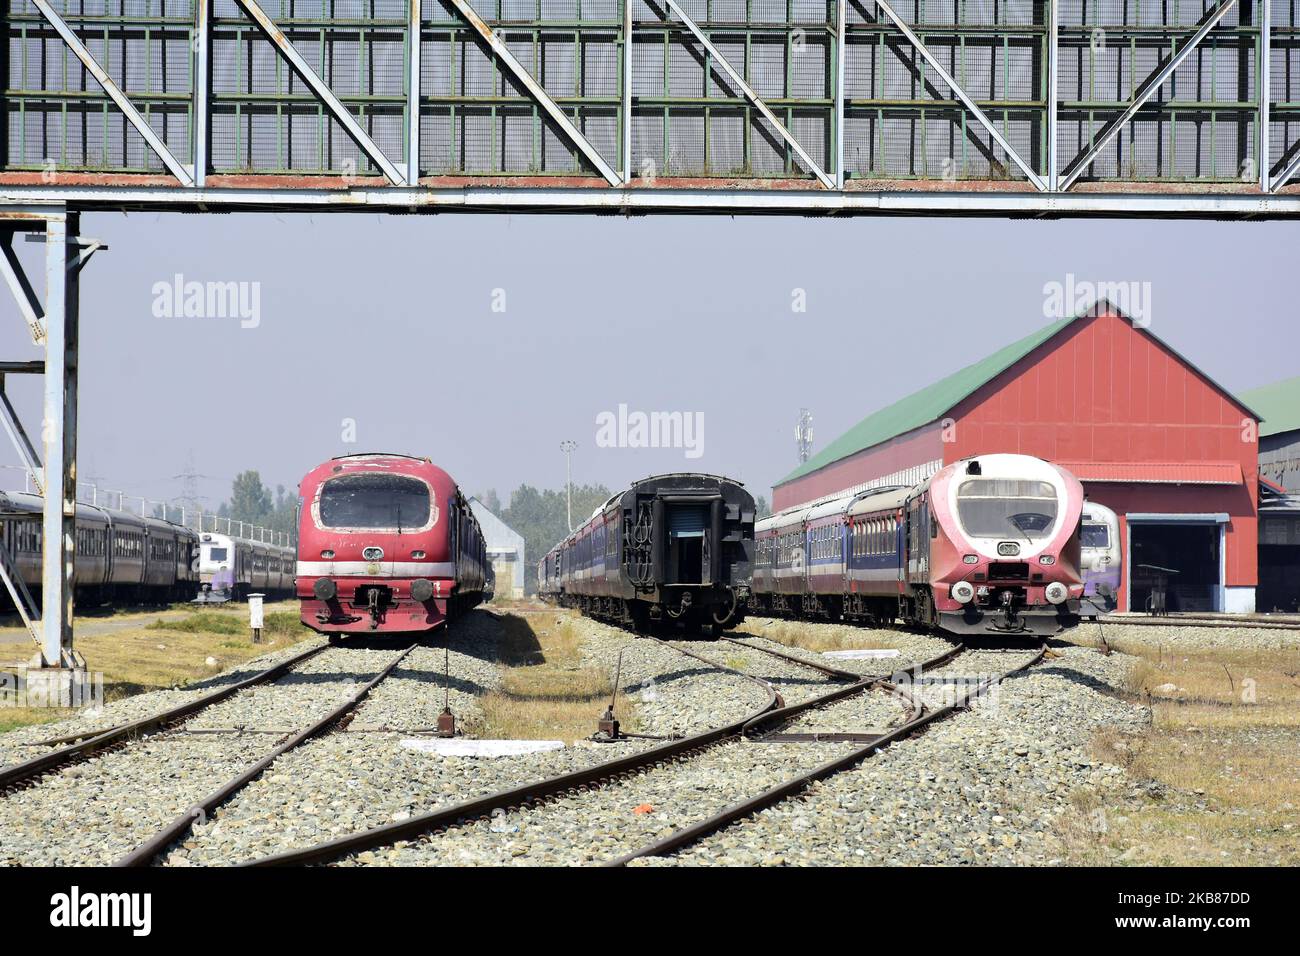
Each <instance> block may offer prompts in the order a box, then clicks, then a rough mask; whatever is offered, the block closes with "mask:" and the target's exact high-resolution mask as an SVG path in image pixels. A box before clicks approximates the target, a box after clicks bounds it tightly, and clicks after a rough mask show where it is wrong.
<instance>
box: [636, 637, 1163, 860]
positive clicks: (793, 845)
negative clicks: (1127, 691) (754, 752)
mask: <svg viewBox="0 0 1300 956" xmlns="http://www.w3.org/2000/svg"><path fill="white" fill-rule="evenodd" d="M960 661H961V659H960V658H959V659H958V661H955V662H953V669H954V670H957V669H960V668H959V662H960ZM1130 661H1131V659H1129V658H1126V657H1124V656H1123V655H1119V654H1115V655H1111V656H1110V657H1103V656H1101V655H1099V654H1097V653H1096V652H1095V651H1092V650H1089V649H1086V648H1065V649H1063V650H1061V651H1059V656H1054V657H1051V658H1049V659H1048V660H1047V661H1044V662H1043V663H1042V664H1039V665H1037V666H1036V667H1035V668H1033V669H1031V670H1030V671H1028V672H1026V673H1024V674H1021V675H1017V676H1014V677H1012V678H1009V679H1008V680H1006V681H1005V682H1003V683H1002V684H1001V685H1000V686H999V688H998V691H997V693H996V694H993V695H988V696H986V697H985V698H983V700H982V701H981V702H980V703H979V704H978V705H977V706H976V707H974V708H973V709H971V710H968V711H963V712H959V713H958V714H956V715H955V716H953V717H951V718H950V719H948V720H946V721H942V722H940V723H937V724H933V725H931V726H930V727H929V728H927V729H926V730H925V731H924V732H923V733H920V734H918V735H917V736H915V737H913V738H909V739H907V740H904V741H901V742H899V743H896V744H894V745H893V746H891V747H889V748H887V749H886V750H884V751H882V752H880V753H878V754H877V755H875V756H873V757H871V758H870V759H868V760H866V761H864V762H863V763H861V764H859V765H858V766H857V767H855V768H853V769H852V770H849V771H846V772H844V773H841V774H839V775H837V776H835V777H832V778H830V779H828V780H826V781H823V782H821V783H819V784H816V785H814V786H813V787H812V788H811V789H810V790H809V791H808V793H807V794H806V795H805V796H804V797H802V798H800V799H796V800H789V801H785V802H784V803H781V804H779V805H778V806H775V807H771V808H769V809H767V810H764V811H761V812H760V813H758V814H756V815H755V816H753V817H751V818H749V819H747V820H745V821H742V822H740V823H737V824H735V825H733V826H730V827H728V828H727V829H726V830H723V831H722V832H720V833H717V834H714V835H712V836H709V837H707V838H705V839H704V840H702V841H700V842H699V843H697V844H694V845H692V846H690V847H687V848H684V849H683V850H682V851H681V852H680V853H677V854H675V855H673V856H670V857H667V858H662V859H653V860H646V861H638V864H637V865H778V864H800V865H835V864H865V865H881V864H890V865H900V866H915V865H929V864H963V863H984V864H997V865H1037V864H1047V863H1052V862H1057V861H1056V860H1055V859H1054V857H1053V856H1052V853H1053V849H1054V843H1053V840H1052V837H1051V831H1052V826H1053V823H1054V821H1055V820H1056V818H1057V817H1059V815H1060V814H1063V813H1068V812H1072V810H1071V806H1070V801H1069V795H1070V793H1071V792H1073V791H1074V790H1076V789H1078V788H1083V787H1088V788H1094V789H1101V788H1108V787H1113V786H1116V785H1118V783H1119V781H1120V780H1121V779H1122V776H1123V772H1122V770H1121V769H1120V768H1119V767H1115V766H1109V765H1106V764H1102V763H1098V762H1096V761H1095V760H1093V759H1092V758H1091V757H1089V755H1088V744H1089V740H1090V737H1091V734H1092V732H1093V731H1094V730H1095V729H1097V728H1098V727H1102V726H1110V727H1115V728H1117V729H1120V730H1129V731H1138V730H1140V729H1142V728H1144V727H1145V726H1146V725H1147V723H1148V721H1149V719H1150V715H1149V712H1148V711H1147V710H1146V709H1145V708H1143V707H1138V706H1134V705H1131V704H1127V703H1124V702H1122V701H1120V700H1117V699H1115V698H1113V697H1110V696H1107V695H1105V694H1103V693H1099V691H1098V688H1104V687H1113V686H1119V685H1120V684H1121V683H1122V681H1123V676H1124V674H1125V672H1126V670H1127V668H1128V666H1129V664H1130ZM970 663H971V662H967V666H969V664H970ZM925 693H926V694H927V696H928V695H929V694H930V691H929V690H927V691H925Z"/></svg>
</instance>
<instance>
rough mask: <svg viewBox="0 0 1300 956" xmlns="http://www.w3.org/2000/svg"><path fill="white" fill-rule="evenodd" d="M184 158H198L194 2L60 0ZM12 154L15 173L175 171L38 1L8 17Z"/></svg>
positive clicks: (20, 5) (8, 147) (18, 1)
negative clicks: (194, 128)
mask: <svg viewBox="0 0 1300 956" xmlns="http://www.w3.org/2000/svg"><path fill="white" fill-rule="evenodd" d="M52 6H53V7H54V9H55V10H56V11H57V12H58V13H59V14H60V15H61V16H62V17H63V18H64V19H65V20H66V21H67V23H68V25H69V26H70V27H71V28H72V30H73V32H75V33H76V34H77V37H78V38H79V39H80V40H81V42H82V44H84V45H85V47H86V49H87V50H88V51H89V52H90V54H91V56H93V57H94V59H95V60H96V61H97V62H98V63H99V64H100V66H102V67H103V68H104V70H105V71H106V72H107V73H108V75H109V76H110V77H111V78H112V79H113V81H114V82H115V83H116V84H117V85H118V86H119V87H121V89H122V90H123V91H124V92H125V93H126V95H127V96H128V98H129V99H130V100H131V102H132V104H133V105H134V106H135V107H136V109H137V110H138V111H139V112H140V114H141V115H142V116H143V117H144V119H145V121H146V122H147V123H148V124H149V126H150V128H151V129H152V130H153V131H154V132H155V133H157V134H158V136H159V138H160V139H162V141H163V142H164V143H165V144H166V145H167V147H168V148H169V149H170V150H171V152H172V153H173V154H174V155H175V156H176V158H177V159H179V160H180V161H181V162H188V161H189V159H190V156H191V140H192V129H191V124H192V110H191V96H192V91H193V88H194V87H193V84H194V63H193V57H192V55H191V52H190V36H191V28H192V26H193V22H194V11H193V9H192V6H191V2H190V0H52ZM5 30H6V33H7V34H8V36H7V42H6V43H5V45H4V50H5V55H6V56H7V58H8V64H7V67H6V72H7V74H8V83H7V89H6V91H5V94H4V97H5V110H6V112H7V113H8V116H7V117H6V122H5V123H4V124H3V127H0V129H3V135H5V136H6V137H7V139H8V142H7V143H6V144H5V148H4V150H3V155H4V156H5V159H6V164H7V166H8V167H9V168H10V169H42V170H50V171H54V170H112V171H115V172H119V171H120V172H139V173H144V172H166V167H165V166H164V165H163V162H162V160H161V159H159V157H158V155H157V154H156V153H154V151H153V150H152V149H151V148H150V147H149V146H148V144H147V143H146V142H145V141H144V138H143V137H142V136H141V135H140V134H139V132H137V131H136V129H135V127H134V126H132V125H131V124H130V123H129V122H127V120H126V117H125V116H124V115H123V114H122V113H121V111H120V110H119V109H118V108H117V106H116V105H115V104H114V103H113V102H112V100H110V99H109V97H108V94H107V93H105V92H104V90H103V88H102V87H101V86H100V85H99V83H98V82H97V81H96V80H95V78H94V77H93V76H91V74H90V73H89V72H88V71H87V70H86V68H85V67H84V66H82V63H81V61H80V60H79V59H78V58H77V56H76V54H74V53H73V51H72V49H71V48H70V47H69V46H68V45H67V44H65V43H64V42H63V40H62V38H61V37H59V35H58V34H57V33H56V32H55V31H54V28H53V27H52V26H50V24H49V23H47V22H46V20H45V18H44V17H43V16H42V15H41V13H40V11H39V10H38V9H37V7H36V5H35V4H33V3H31V2H30V0H11V2H10V3H9V4H8V7H7V10H6V13H5Z"/></svg>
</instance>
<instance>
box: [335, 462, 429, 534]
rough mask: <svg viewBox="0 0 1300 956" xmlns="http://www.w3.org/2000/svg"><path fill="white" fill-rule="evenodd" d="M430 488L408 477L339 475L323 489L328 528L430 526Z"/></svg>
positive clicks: (410, 527) (412, 528)
mask: <svg viewBox="0 0 1300 956" xmlns="http://www.w3.org/2000/svg"><path fill="white" fill-rule="evenodd" d="M431 498H432V495H431V493H430V491H429V486H428V485H426V484H425V483H424V482H423V481H421V480H420V479H418V478H412V477H409V476H407V475H393V474H368V475H340V476H339V477H337V478H331V479H329V480H328V481H326V482H325V484H324V485H322V486H321V491H320V523H321V526H322V527H325V528H365V529H403V528H405V529H411V530H414V529H416V528H423V527H424V526H425V525H426V524H428V522H429V513H430V509H431V507H432V500H431Z"/></svg>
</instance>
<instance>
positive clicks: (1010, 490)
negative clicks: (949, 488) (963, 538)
mask: <svg viewBox="0 0 1300 956" xmlns="http://www.w3.org/2000/svg"><path fill="white" fill-rule="evenodd" d="M1056 498H1057V495H1056V489H1055V488H1053V487H1052V485H1051V483H1050V482H1046V481H1023V480H1020V479H1013V478H971V479H968V480H967V481H965V482H963V483H962V485H961V487H960V488H958V489H957V516H958V518H959V519H960V521H961V524H962V527H963V528H964V529H965V530H966V533H967V534H970V535H973V536H976V537H990V538H997V537H1005V536H1006V535H1008V534H1015V535H1019V536H1021V537H1025V538H1030V539H1032V538H1036V537H1037V538H1041V537H1044V536H1045V535H1046V534H1047V533H1048V532H1049V531H1051V529H1052V525H1053V524H1055V522H1056V508H1057V501H1056Z"/></svg>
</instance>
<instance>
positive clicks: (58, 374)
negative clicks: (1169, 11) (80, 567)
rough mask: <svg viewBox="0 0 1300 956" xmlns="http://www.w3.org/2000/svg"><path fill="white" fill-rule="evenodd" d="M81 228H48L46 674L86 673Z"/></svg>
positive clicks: (72, 223)
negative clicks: (76, 607) (76, 609)
mask: <svg viewBox="0 0 1300 956" xmlns="http://www.w3.org/2000/svg"><path fill="white" fill-rule="evenodd" d="M77 220H78V217H77V214H76V213H69V214H68V215H67V216H65V217H63V218H59V219H50V220H49V221H48V222H47V223H46V225H45V402H44V407H43V410H42V414H41V438H42V442H43V444H44V446H45V513H44V518H43V520H42V522H41V655H40V656H41V664H42V666H43V667H45V668H54V669H56V670H66V669H75V668H77V667H78V666H79V665H80V658H79V657H77V656H74V651H73V648H72V572H73V564H74V561H75V558H76V541H77V528H76V506H77V345H78V328H77V326H78V309H77V306H78V304H79V302H78V296H77V285H78V277H77V274H78V272H79V271H80V265H79V263H78V262H77V251H78V249H77V226H78V221H77ZM29 681H30V675H29Z"/></svg>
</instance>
